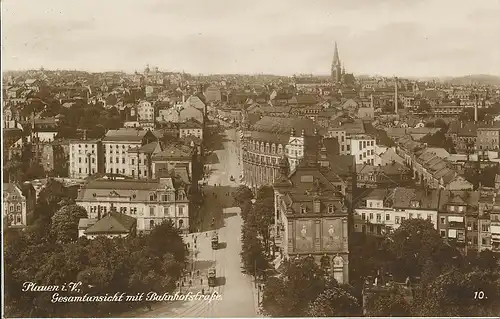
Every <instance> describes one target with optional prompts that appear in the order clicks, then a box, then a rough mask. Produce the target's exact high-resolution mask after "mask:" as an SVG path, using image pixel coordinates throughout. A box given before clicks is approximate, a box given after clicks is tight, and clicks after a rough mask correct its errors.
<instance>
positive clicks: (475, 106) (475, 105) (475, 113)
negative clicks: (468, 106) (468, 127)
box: [474, 94, 478, 123]
mask: <svg viewBox="0 0 500 319" xmlns="http://www.w3.org/2000/svg"><path fill="white" fill-rule="evenodd" d="M477 100H478V98H477V94H476V103H474V122H476V123H477V118H478V116H477V103H478V102H477Z"/></svg>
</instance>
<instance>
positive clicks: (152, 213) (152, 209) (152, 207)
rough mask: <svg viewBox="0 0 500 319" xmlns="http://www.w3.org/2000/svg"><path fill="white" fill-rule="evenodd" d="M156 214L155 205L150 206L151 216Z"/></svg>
mask: <svg viewBox="0 0 500 319" xmlns="http://www.w3.org/2000/svg"><path fill="white" fill-rule="evenodd" d="M154 215H155V208H154V206H151V207H149V216H154Z"/></svg>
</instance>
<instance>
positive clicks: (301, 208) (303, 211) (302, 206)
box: [300, 205, 306, 214]
mask: <svg viewBox="0 0 500 319" xmlns="http://www.w3.org/2000/svg"><path fill="white" fill-rule="evenodd" d="M300 213H301V214H305V213H306V207H305V206H304V205H300Z"/></svg>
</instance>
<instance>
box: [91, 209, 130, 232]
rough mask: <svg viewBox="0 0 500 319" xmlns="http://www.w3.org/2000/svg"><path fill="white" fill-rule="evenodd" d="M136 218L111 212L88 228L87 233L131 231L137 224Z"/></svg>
mask: <svg viewBox="0 0 500 319" xmlns="http://www.w3.org/2000/svg"><path fill="white" fill-rule="evenodd" d="M135 223H136V219H135V218H134V217H131V216H128V215H125V214H121V213H117V212H110V213H108V214H107V215H106V216H105V217H103V218H101V219H99V220H98V221H97V222H96V223H95V224H94V225H92V226H90V227H89V228H87V230H86V231H85V234H86V235H99V234H123V233H129V232H130V231H131V230H132V229H133V227H134V226H135Z"/></svg>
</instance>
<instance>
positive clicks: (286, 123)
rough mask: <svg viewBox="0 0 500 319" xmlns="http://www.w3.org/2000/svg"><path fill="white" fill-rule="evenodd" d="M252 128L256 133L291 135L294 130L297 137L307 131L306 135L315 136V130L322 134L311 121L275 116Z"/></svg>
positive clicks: (268, 117)
mask: <svg viewBox="0 0 500 319" xmlns="http://www.w3.org/2000/svg"><path fill="white" fill-rule="evenodd" d="M252 128H253V130H254V131H260V132H269V133H277V134H290V132H291V131H292V129H294V130H295V132H296V134H297V135H300V134H301V132H302V130H305V133H306V135H313V134H314V129H317V130H318V132H319V133H320V134H321V131H322V129H321V128H320V127H319V126H317V125H316V124H315V123H314V121H313V120H311V119H305V118H291V117H274V116H264V117H263V118H262V119H260V120H259V121H258V122H257V123H255V124H254V125H253V127H252Z"/></svg>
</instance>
